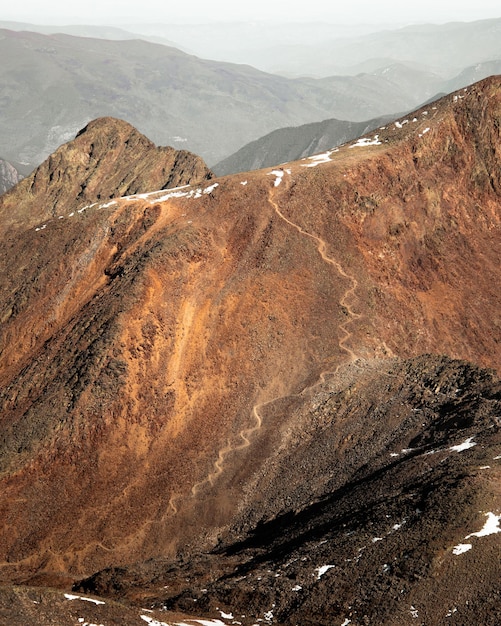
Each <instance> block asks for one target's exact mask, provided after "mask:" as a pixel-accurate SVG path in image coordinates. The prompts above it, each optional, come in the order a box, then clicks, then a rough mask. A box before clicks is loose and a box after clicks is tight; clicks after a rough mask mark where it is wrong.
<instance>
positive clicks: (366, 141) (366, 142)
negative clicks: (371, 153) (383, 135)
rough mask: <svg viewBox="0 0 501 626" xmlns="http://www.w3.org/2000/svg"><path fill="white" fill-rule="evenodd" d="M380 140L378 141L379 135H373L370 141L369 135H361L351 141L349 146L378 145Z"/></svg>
mask: <svg viewBox="0 0 501 626" xmlns="http://www.w3.org/2000/svg"><path fill="white" fill-rule="evenodd" d="M380 145H381V142H380V141H379V135H374V139H373V140H372V141H371V139H370V138H369V137H362V138H361V139H358V140H357V141H356V142H355V143H352V144H351V146H349V147H350V148H358V147H361V146H380Z"/></svg>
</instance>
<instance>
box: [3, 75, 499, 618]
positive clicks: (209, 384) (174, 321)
mask: <svg viewBox="0 0 501 626" xmlns="http://www.w3.org/2000/svg"><path fill="white" fill-rule="evenodd" d="M500 119H501V82H500V79H499V77H497V78H491V79H488V80H485V81H483V82H481V83H478V84H476V85H472V86H471V87H468V88H467V89H463V90H461V91H460V92H457V93H455V94H452V95H450V96H447V97H445V98H442V99H441V100H439V101H437V102H435V103H433V104H430V105H427V106H426V108H424V107H423V108H421V109H419V110H417V111H415V112H414V113H413V114H412V115H409V116H408V117H405V118H400V119H399V120H396V121H395V122H392V123H390V124H386V125H385V126H384V127H381V128H378V129H377V130H376V131H372V132H371V133H370V134H368V135H366V136H365V137H362V138H360V139H358V140H356V141H352V142H350V143H349V144H347V145H345V146H343V147H340V148H339V149H336V150H329V151H327V152H326V153H324V154H320V155H315V156H313V157H308V158H305V159H303V160H301V161H297V162H293V163H287V164H284V165H283V166H282V167H280V168H273V169H271V168H269V169H265V170H260V171H256V172H246V173H243V174H238V175H233V176H228V177H223V178H218V179H215V180H210V181H209V180H207V181H202V182H201V183H199V184H197V185H193V186H188V187H185V188H182V189H174V190H163V191H151V190H150V193H147V192H145V193H140V194H137V195H133V196H128V197H126V198H115V199H114V200H112V201H109V200H107V201H105V202H101V201H99V202H98V203H97V204H96V205H95V206H93V207H81V208H83V209H84V210H83V211H82V212H81V213H78V212H76V214H75V215H74V216H73V217H72V218H71V219H67V217H68V216H67V215H66V214H65V217H64V218H63V219H61V220H60V219H58V218H56V219H48V220H47V221H45V222H43V223H42V221H40V222H38V223H35V222H34V221H33V222H30V221H27V222H26V221H25V222H24V223H23V222H21V221H17V222H15V223H13V225H11V226H10V227H9V229H8V230H6V228H5V226H4V225H3V224H2V229H3V231H4V232H3V235H4V240H5V246H4V249H3V250H1V251H0V255H1V256H0V258H1V259H2V266H3V267H9V272H8V274H2V275H1V276H0V280H1V282H0V289H1V290H2V294H3V297H2V298H1V299H0V302H1V303H2V305H1V306H2V308H1V309H0V319H2V326H1V327H0V332H1V335H0V377H1V383H2V387H1V388H2V391H1V392H0V403H1V406H2V412H1V414H2V426H3V428H2V438H1V439H0V445H1V446H2V448H1V454H0V459H1V461H2V468H1V472H2V473H1V481H2V490H0V507H1V510H2V514H3V516H4V519H6V520H7V523H8V525H9V528H15V535H12V534H8V533H4V534H3V535H2V536H1V537H0V539H1V541H0V561H1V566H0V575H1V578H2V581H4V582H5V583H31V584H39V585H44V584H49V582H50V585H51V586H54V585H56V586H57V585H60V586H61V587H63V588H65V589H68V585H69V581H71V582H72V583H75V584H76V585H77V587H78V588H79V589H82V590H88V591H90V590H94V591H97V592H98V593H101V594H109V595H110V596H113V597H115V598H122V600H123V601H124V602H126V603H129V604H131V603H132V604H133V603H134V602H135V601H137V602H138V603H141V606H144V603H145V602H146V601H147V599H151V600H152V603H153V604H154V608H175V609H176V610H182V611H183V612H185V613H186V612H188V613H190V614H191V615H193V616H195V615H197V613H196V610H197V609H199V606H200V607H201V608H200V609H199V610H202V609H203V610H204V611H207V612H208V613H209V614H210V615H212V618H211V619H215V618H216V616H217V615H218V613H217V610H219V609H216V606H217V607H219V608H220V609H221V610H224V611H225V614H229V612H230V610H231V609H232V607H235V610H242V612H243V608H244V607H246V611H245V614H246V615H247V618H246V621H245V622H243V623H245V624H247V623H249V624H250V623H255V620H257V619H265V620H266V619H267V618H265V614H266V615H268V616H270V613H269V612H270V611H272V608H273V607H272V606H271V605H272V604H273V603H275V604H276V610H275V613H273V611H272V613H271V617H269V619H267V621H269V622H270V623H277V624H280V623H283V624H289V623H290V624H292V623H297V621H298V620H300V621H302V622H304V623H307V620H308V619H310V621H312V622H313V623H323V622H322V621H321V620H324V621H325V623H327V622H329V620H330V619H331V618H332V617H335V618H336V619H337V618H342V619H351V621H352V622H353V623H357V624H363V623H364V621H365V622H367V619H368V620H369V621H371V620H372V621H376V622H377V623H382V624H394V623H402V624H407V623H408V624H410V623H413V622H412V620H413V619H415V617H414V616H413V615H412V613H411V612H412V611H414V610H416V609H417V610H418V613H419V614H420V615H424V616H426V619H427V621H428V617H430V620H429V621H430V623H432V624H433V623H434V622H433V619H436V620H437V621H436V622H435V623H437V624H438V623H440V622H438V620H439V619H445V613H446V612H447V611H450V612H452V610H453V608H454V607H455V606H456V608H457V615H456V613H454V614H453V613H451V615H450V616H447V619H448V620H449V619H451V623H458V624H459V623H461V621H460V620H461V619H463V617H464V616H465V615H466V618H465V620H463V622H462V623H471V624H473V623H474V622H472V612H471V611H472V610H473V609H468V608H467V604H466V600H468V602H470V601H471V602H473V601H474V598H473V596H469V595H468V593H469V592H467V591H466V590H465V592H464V594H463V595H462V596H461V597H457V596H456V595H454V594H455V584H456V583H451V585H448V583H447V576H448V575H449V574H450V575H453V579H454V581H457V580H459V579H460V578H461V576H470V574H473V573H474V574H475V575H477V574H479V566H478V563H477V565H475V563H476V562H477V561H476V559H477V558H478V559H479V562H481V564H482V567H484V568H485V571H486V573H485V575H484V577H483V578H482V577H481V578H478V581H477V583H475V585H473V586H472V594H474V593H477V592H478V593H480V596H481V600H482V601H484V600H485V606H484V609H481V608H480V609H479V610H481V613H479V615H481V616H482V617H483V618H485V619H484V622H485V623H491V622H492V623H495V622H494V621H492V620H494V619H497V616H498V613H499V606H500V605H499V603H497V599H496V598H497V597H498V596H497V595H496V593H497V592H496V591H495V586H494V584H495V583H494V581H495V580H497V578H496V576H497V572H498V568H499V559H497V558H496V555H497V554H498V552H497V551H498V550H499V533H498V532H497V531H495V532H493V533H492V534H493V535H494V536H487V535H486V536H485V539H484V536H483V535H482V536H480V535H478V536H472V533H477V534H478V533H480V532H481V530H482V527H483V526H482V525H483V524H484V523H485V521H486V520H489V519H491V518H490V517H488V515H489V514H490V515H492V516H494V517H495V518H496V519H497V520H498V522H497V523H498V525H499V518H498V516H501V510H500V507H501V502H500V499H499V498H500V494H499V488H498V485H499V480H498V474H499V471H500V467H499V463H497V462H496V458H497V457H498V456H499V402H500V398H499V380H498V378H497V376H496V374H495V373H494V372H493V371H492V369H494V368H498V367H499V363H500V362H501V360H500V352H499V346H500V345H501V344H500V342H499V335H500V332H501V324H500V321H499V290H498V289H497V285H498V284H499V278H500V276H499V268H500V266H501V264H500V263H499V261H500V259H499V249H500V248H499V245H497V244H498V243H499V203H500V197H501V178H500V171H501V168H500V167H499V164H500V160H501V153H500V151H499V145H500V135H499V133H500V128H501V125H500V124H499V120H500ZM49 250H50V254H49V253H48V251H49ZM19 259H22V260H23V262H22V263H19V262H18V260H19ZM28 259H29V260H28ZM37 310H39V311H43V315H38V314H36V311H37ZM445 355H446V356H445ZM458 360H459V361H458ZM465 361H468V362H469V363H465ZM481 368H490V371H489V370H488V369H487V370H486V369H481ZM455 448H457V449H455ZM437 450H438V452H437ZM428 453H429V454H428ZM393 455H397V456H396V457H395V456H393ZM437 455H438V456H437ZM488 465H489V468H487V466H488ZM291 467H292V468H294V469H296V470H297V471H296V472H291ZM449 470H450V471H449ZM343 481H345V483H344V486H343ZM392 485H394V486H395V490H392ZM340 489H341V491H339V490H340ZM352 493H353V499H352V496H351V494H352ZM413 494H416V496H415V498H414V495H413ZM367 502H370V503H371V507H370V510H369V514H368V517H367V516H364V507H363V505H364V504H365V503H367ZM387 503H391V506H390V508H391V510H390V512H388V510H385V508H384V507H385V506H386V504H387ZM441 503H442V504H441ZM324 505H325V506H324ZM338 506H340V507H341V508H342V511H343V512H341V509H338V512H339V515H340V516H341V517H336V515H337V513H336V509H337V508H338ZM350 510H356V511H357V514H356V516H355V518H354V519H351V520H350V518H349V511H350ZM418 510H419V511H421V514H419V513H418V512H417V511H418ZM450 511H453V512H454V515H452V516H451V518H450V519H449V518H447V513H448V512H450ZM479 511H480V512H479ZM386 514H388V515H390V518H386V517H385V515H386ZM435 514H436V516H437V519H434V515H435ZM409 516H410V517H409ZM494 517H493V518H492V519H494ZM404 518H405V519H408V522H409V529H410V530H409V535H408V536H407V535H405V534H404V533H400V534H396V533H393V532H392V525H395V524H401V523H402V519H404ZM365 521H367V524H366V523H365ZM411 521H412V523H411ZM331 522H332V524H331ZM406 523H407V522H406ZM343 524H346V528H345V529H344V530H343V528H344V527H343ZM496 527H497V526H496ZM329 528H331V530H332V533H331V532H330V531H329ZM287 529H289V530H290V533H291V542H292V539H294V538H296V539H297V542H296V541H295V539H294V542H292V543H289V544H288V543H287V536H286V535H285V533H286V532H288V530H287ZM268 530H269V532H268ZM351 531H354V533H353V534H350V533H351ZM383 531H384V532H383ZM329 533H330V534H329ZM270 536H271V537H272V547H273V551H272V554H271V555H270V556H269V557H267V556H266V541H267V537H270ZM301 537H302V539H301ZM350 537H352V539H350ZM375 538H376V539H377V541H373V540H374V539H375ZM467 538H469V539H471V541H469V539H467ZM324 540H327V541H328V543H327V544H324V543H322V544H321V545H320V542H323V541H324ZM383 540H384V541H386V540H387V541H386V543H382V542H383ZM477 540H478V541H477ZM466 541H468V542H469V543H471V545H472V549H471V550H469V552H468V554H456V553H455V552H454V549H455V548H456V547H457V546H459V545H460V544H464V543H465V542H466ZM293 543H294V545H293ZM423 544H426V546H427V548H426V550H425V551H424V552H423V551H421V552H420V549H421V547H422V545H423ZM323 546H325V547H323ZM387 546H388V547H387ZM289 548H290V550H289ZM359 548H364V550H367V559H366V557H365V556H364V555H363V554H362V556H360V559H358V560H357V558H356V557H357V556H358V549H359ZM218 549H219V550H222V553H218ZM379 549H381V552H380V553H377V552H376V550H379ZM315 551H319V552H316V554H318V555H319V556H318V559H317V557H315V559H313V555H314V554H315ZM288 552H290V559H293V558H294V559H296V557H297V561H294V563H295V564H294V565H293V564H292V563H291V564H289V565H287V566H286V564H287V562H288V561H289V558H288V556H287V555H288ZM223 553H224V554H223ZM477 555H478V556H477ZM303 557H305V558H306V559H307V561H304V562H303V561H302V559H303ZM267 559H268V560H267ZM344 559H352V560H353V561H354V563H355V564H356V563H361V565H360V566H359V569H358V570H357V573H356V575H352V576H351V578H352V579H353V580H356V581H358V582H356V583H354V582H350V580H348V578H349V572H348V570H346V574H343V571H342V568H341V565H342V563H347V561H344ZM394 560H395V564H394V565H392V563H393V562H394ZM306 562H307V565H304V566H301V563H306ZM131 563H137V565H135V566H131ZM208 563H210V564H211V565H210V566H209V567H208V566H207V564H208ZM214 564H215V565H214ZM385 564H386V565H388V566H391V567H393V568H394V571H393V572H392V573H391V574H389V575H388V576H387V572H386V571H383V569H384V565H385ZM331 566H332V567H331ZM333 566H335V567H333ZM235 567H236V568H237V570H235ZM324 567H327V570H324V569H323V568H324ZM343 567H346V568H348V567H355V565H353V566H351V565H350V566H348V565H344V566H343ZM378 567H380V569H381V571H379V570H378V571H377V572H376V571H375V569H374V568H378ZM107 568H108V569H107ZM218 568H219V569H218ZM289 568H290V572H292V574H293V575H291V576H288V575H287V571H286V570H289ZM336 568H337V569H336ZM268 569H269V570H271V572H267V570H268ZM316 570H318V571H316ZM98 571H99V572H101V573H100V574H98V575H96V577H95V578H88V577H89V576H91V575H92V574H93V573H95V572H98ZM211 572H214V576H213V577H212V578H211ZM454 572H455V574H454ZM247 574H252V575H251V576H250V577H249V580H248V581H245V579H244V577H245V576H246V575H247ZM263 574H265V576H264V578H263ZM275 574H279V576H275ZM454 576H456V578H454ZM208 577H209V579H208ZM259 577H261V579H262V580H263V581H264V582H263V583H262V584H261V585H260V583H259ZM294 577H295V579H294ZM186 578H189V580H188V581H187V580H186ZM303 578H304V580H303ZM470 578H471V576H470ZM83 579H86V580H83ZM131 581H132V583H131ZM134 581H135V582H134ZM315 581H320V582H319V583H318V585H317V584H316V582H315ZM371 581H372V582H371ZM482 581H484V583H485V581H487V583H485V584H484V583H482ZM400 583H402V586H400ZM481 583H482V584H481ZM165 585H169V590H167V591H166V590H165V589H164V587H165ZM298 585H299V586H300V587H302V589H303V590H304V593H303V594H300V595H298V594H299V591H293V589H292V588H293V587H296V586H298ZM433 585H434V587H433ZM289 586H290V588H289ZM432 587H433V588H434V590H435V592H436V594H437V595H436V601H435V600H433V601H431V600H429V604H427V601H428V600H427V596H429V592H430V589H431V588H432ZM204 589H210V590H211V593H210V594H209V596H206V597H205V598H204V594H205V592H204V591H203V590H204ZM332 589H336V594H337V596H336V594H333V593H332ZM401 589H404V590H405V593H401ZM385 590H386V591H387V593H388V594H389V595H387V596H385V593H384V591H385ZM205 595H206V594H205ZM336 597H339V603H338V604H336ZM193 598H195V599H197V602H196V603H194V602H193ZM315 598H317V600H315ZM384 598H386V600H387V601H386V600H385V602H384V603H381V602H380V599H384ZM398 598H401V600H398ZM413 602H416V604H413ZM216 603H217V604H216ZM440 604H441V608H440V611H442V609H444V610H443V613H444V615H442V613H440V612H437V611H438V609H437V606H438V605H440ZM480 605H481V602H480V601H479V603H478V604H477V603H476V602H474V604H472V606H474V608H475V609H477V608H478V607H479V606H480ZM236 607H238V609H237V608H236ZM349 607H351V608H349ZM412 607H414V608H412ZM444 607H445V608H444ZM349 610H352V615H350V614H349ZM482 611H483V612H482ZM204 614H207V613H204ZM198 615H200V613H198ZM238 615H240V614H238ZM433 615H435V617H433ZM477 617H478V615H477ZM221 619H222V618H221ZM232 619H233V618H232ZM238 619H239V620H240V619H241V618H240V617H238ZM489 619H491V622H489V621H488V620H489ZM398 620H400V621H399V622H398ZM455 620H456V622H455ZM131 623H133V622H131ZM224 623H226V621H225V622H224Z"/></svg>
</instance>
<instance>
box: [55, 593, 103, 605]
mask: <svg viewBox="0 0 501 626" xmlns="http://www.w3.org/2000/svg"><path fill="white" fill-rule="evenodd" d="M64 597H65V598H66V599H67V600H84V601H85V602H92V603H93V604H105V603H104V602H103V601H102V600H95V599H94V598H85V597H84V596H74V595H72V594H71V593H65V594H64Z"/></svg>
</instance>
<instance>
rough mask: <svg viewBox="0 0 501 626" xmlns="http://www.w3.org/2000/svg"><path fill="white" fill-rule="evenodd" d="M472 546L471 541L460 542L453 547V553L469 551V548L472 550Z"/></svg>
mask: <svg viewBox="0 0 501 626" xmlns="http://www.w3.org/2000/svg"><path fill="white" fill-rule="evenodd" d="M472 548H473V546H472V545H471V543H459V544H458V545H457V546H454V548H453V549H452V554H456V555H458V554H463V553H464V552H468V550H471V549H472Z"/></svg>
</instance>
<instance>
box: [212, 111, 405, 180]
mask: <svg viewBox="0 0 501 626" xmlns="http://www.w3.org/2000/svg"><path fill="white" fill-rule="evenodd" d="M393 118H394V116H390V117H378V118H376V119H373V120H368V121H366V122H348V121H345V120H324V121H323V122H313V123H312V124H303V125H302V126H293V127H289V128H279V129H278V130H274V131H273V132H271V133H269V134H268V135H265V136H264V137H261V138H260V139H256V141H252V142H251V143H249V144H247V145H245V146H243V148H240V150H238V151H237V152H235V154H232V155H230V156H229V157H227V158H226V159H223V160H222V161H220V162H219V163H217V164H216V165H214V166H213V168H212V169H213V170H214V172H215V173H216V174H218V175H219V176H224V175H226V174H234V173H236V172H246V171H249V170H258V169H261V168H263V167H273V166H274V165H279V164H280V163H285V162H287V161H296V160H299V159H301V158H303V157H307V156H311V155H313V154H318V153H320V152H323V151H325V150H329V149H332V148H335V147H336V146H340V145H341V144H343V143H346V142H348V141H351V140H352V139H355V138H357V137H360V136H361V135H365V134H366V133H368V132H369V131H371V130H373V129H374V128H377V127H378V126H381V125H382V124H385V123H387V122H389V121H390V120H392V119H393Z"/></svg>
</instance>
